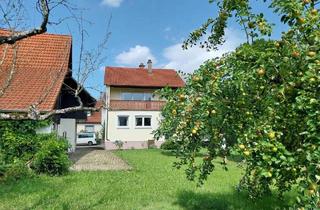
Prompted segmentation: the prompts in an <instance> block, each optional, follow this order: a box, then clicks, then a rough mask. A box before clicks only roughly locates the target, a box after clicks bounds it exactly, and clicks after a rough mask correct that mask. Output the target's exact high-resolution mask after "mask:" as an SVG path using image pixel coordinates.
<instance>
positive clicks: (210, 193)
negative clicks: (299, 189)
mask: <svg viewBox="0 0 320 210" xmlns="http://www.w3.org/2000/svg"><path fill="white" fill-rule="evenodd" d="M116 154H117V155H118V156H120V157H122V158H123V159H124V160H126V161H127V162H128V163H129V164H130V165H131V166H133V168H134V169H133V170H131V171H104V172H71V173H70V174H68V175H66V176H62V177H49V176H40V177H39V178H34V179H25V180H20V181H18V182H14V183H5V184H0V209H6V210H9V209H110V210H111V209H121V210H126V209H130V210H131V209H132V210H133V209H139V210H140V209H142V210H151V209H169V210H171V209H172V210H175V209H177V210H178V209H185V210H198V209H200V210H201V209H223V210H225V209H237V210H238V209H239V210H240V209H246V210H250V209H252V210H253V209H255V210H256V209H274V208H276V207H277V206H282V207H283V205H286V204H288V201H286V202H283V201H282V202H281V201H279V200H277V199H276V198H274V197H266V198H264V199H262V200H259V201H257V202H253V201H251V200H248V199H247V196H246V194H245V193H238V192H237V191H236V190H235V185H236V184H237V183H238V181H239V179H240V177H241V173H242V171H241V169H240V168H238V167H237V166H236V163H234V162H231V161H230V164H229V169H230V170H229V171H228V172H226V171H223V170H222V169H221V167H220V166H219V164H217V166H218V167H217V168H216V170H215V171H214V172H213V174H212V175H211V176H210V178H209V179H208V181H207V182H206V183H205V185H204V186H202V187H200V188H198V187H196V183H194V182H190V181H187V180H186V178H185V174H184V171H183V170H177V169H175V168H173V167H172V162H173V161H174V159H175V158H174V157H172V156H170V155H165V154H162V153H161V151H160V150H129V151H118V152H116Z"/></svg>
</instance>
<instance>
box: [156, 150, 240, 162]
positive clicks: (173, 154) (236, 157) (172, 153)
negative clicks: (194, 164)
mask: <svg viewBox="0 0 320 210" xmlns="http://www.w3.org/2000/svg"><path fill="white" fill-rule="evenodd" d="M161 154H163V155H165V156H171V157H179V155H177V153H176V152H175V151H174V150H161ZM204 156H206V154H205V153H204V152H198V153H197V154H196V157H204ZM220 158H223V157H220ZM227 159H228V160H230V161H233V162H237V163H239V162H242V161H243V157H242V156H241V155H230V156H228V157H227Z"/></svg>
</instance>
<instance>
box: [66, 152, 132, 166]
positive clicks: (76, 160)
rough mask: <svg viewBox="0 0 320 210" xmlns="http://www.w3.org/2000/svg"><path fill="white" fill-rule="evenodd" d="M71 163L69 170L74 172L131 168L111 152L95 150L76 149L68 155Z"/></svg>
mask: <svg viewBox="0 0 320 210" xmlns="http://www.w3.org/2000/svg"><path fill="white" fill-rule="evenodd" d="M70 159H71V161H72V162H73V165H72V166H71V170H75V171H104V170H130V169H131V167H130V166H129V165H128V164H127V163H126V162H125V161H124V160H122V159H121V158H119V157H117V156H116V155H114V154H113V153H112V152H111V151H106V150H103V149H97V148H77V149H76V152H75V153H73V154H71V155H70Z"/></svg>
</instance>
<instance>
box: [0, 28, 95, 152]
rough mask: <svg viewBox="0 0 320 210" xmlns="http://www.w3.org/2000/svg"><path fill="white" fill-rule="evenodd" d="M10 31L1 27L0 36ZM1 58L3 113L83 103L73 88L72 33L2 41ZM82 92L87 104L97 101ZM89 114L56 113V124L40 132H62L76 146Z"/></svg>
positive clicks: (81, 96)
mask: <svg viewBox="0 0 320 210" xmlns="http://www.w3.org/2000/svg"><path fill="white" fill-rule="evenodd" d="M9 34H10V32H9V31H7V30H0V36H8V35H9ZM0 61H1V62H0V111H1V112H2V113H3V112H7V113H27V112H28V111H29V108H30V106H31V105H34V104H36V105H37V108H38V110H39V111H40V112H41V113H46V112H50V111H52V110H56V109H62V108H67V107H73V106H77V105H79V104H78V101H77V99H76V98H75V97H74V95H73V92H72V89H75V88H76V87H78V83H77V82H76V81H75V80H74V79H73V78H72V71H71V69H72V38H71V36H67V35H57V34H48V33H45V34H40V35H35V36H32V37H29V38H25V39H22V40H20V41H18V42H16V43H15V44H13V45H7V44H2V45H0ZM79 96H80V98H81V99H82V101H83V103H84V105H85V106H91V107H92V106H94V105H95V99H94V98H92V97H91V96H90V94H89V93H88V92H87V91H85V90H83V91H82V92H81V93H80V95H79ZM86 117H87V116H86V113H84V112H81V111H78V112H72V113H66V114H60V115H55V116H54V117H53V123H52V125H50V126H49V127H46V128H43V129H40V130H39V132H45V133H48V132H53V131H55V132H58V134H59V135H61V136H65V137H66V138H67V139H68V140H69V141H70V143H71V145H73V146H74V144H75V137H76V136H75V135H76V126H75V125H76V121H77V120H79V119H86Z"/></svg>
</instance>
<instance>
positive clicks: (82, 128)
mask: <svg viewBox="0 0 320 210" xmlns="http://www.w3.org/2000/svg"><path fill="white" fill-rule="evenodd" d="M96 108H100V109H99V110H98V111H96V112H87V119H85V120H80V121H79V122H78V124H77V133H81V132H94V133H96V134H97V137H98V138H99V139H102V138H103V136H102V133H103V124H102V123H101V115H102V113H101V108H102V101H101V100H100V101H97V103H96Z"/></svg>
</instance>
